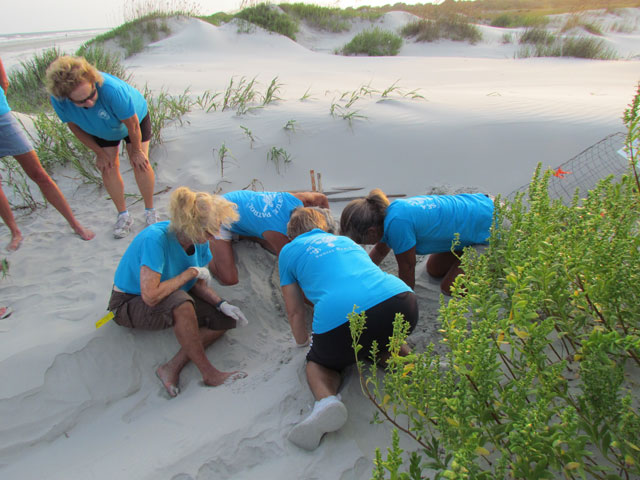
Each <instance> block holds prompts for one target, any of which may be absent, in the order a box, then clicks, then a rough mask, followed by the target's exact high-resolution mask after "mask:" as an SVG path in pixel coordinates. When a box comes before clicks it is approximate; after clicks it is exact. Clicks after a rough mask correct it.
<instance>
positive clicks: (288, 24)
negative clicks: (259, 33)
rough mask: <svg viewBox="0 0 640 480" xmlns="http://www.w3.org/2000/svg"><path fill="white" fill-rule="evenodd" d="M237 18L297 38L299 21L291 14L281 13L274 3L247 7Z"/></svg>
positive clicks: (292, 38) (293, 38)
mask: <svg viewBox="0 0 640 480" xmlns="http://www.w3.org/2000/svg"><path fill="white" fill-rule="evenodd" d="M235 18H239V19H241V20H245V21H247V22H250V23H253V24H255V25H259V26H260V27H262V28H264V29H265V30H269V31H270V32H275V33H279V34H280V35H284V36H286V37H289V38H290V39H291V40H295V39H296V33H297V32H298V23H297V22H296V21H295V20H294V19H293V18H292V17H291V16H289V15H286V14H284V13H280V12H279V11H278V10H277V9H276V8H275V7H274V6H273V5H271V4H268V3H260V4H258V5H256V6H254V7H249V8H245V9H244V10H242V11H240V12H239V13H237V14H236V15H235Z"/></svg>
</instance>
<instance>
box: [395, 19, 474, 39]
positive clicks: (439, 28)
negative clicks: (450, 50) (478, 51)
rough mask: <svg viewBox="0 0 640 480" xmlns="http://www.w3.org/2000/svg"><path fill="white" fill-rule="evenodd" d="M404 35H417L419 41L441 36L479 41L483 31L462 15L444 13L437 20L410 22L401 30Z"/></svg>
mask: <svg viewBox="0 0 640 480" xmlns="http://www.w3.org/2000/svg"><path fill="white" fill-rule="evenodd" d="M400 34H401V35H403V36H404V37H415V40H416V41H418V42H434V41H436V40H439V39H441V38H444V39H448V40H455V41H458V42H464V41H467V42H470V43H477V42H478V41H480V40H481V39H482V33H481V32H480V30H479V29H478V27H476V26H475V25H473V24H471V23H469V22H468V21H467V20H466V19H465V18H464V17H463V16H461V15H442V16H440V17H438V18H437V19H436V20H424V19H423V20H417V21H414V22H409V23H408V24H406V25H405V26H404V27H403V28H402V29H401V30H400Z"/></svg>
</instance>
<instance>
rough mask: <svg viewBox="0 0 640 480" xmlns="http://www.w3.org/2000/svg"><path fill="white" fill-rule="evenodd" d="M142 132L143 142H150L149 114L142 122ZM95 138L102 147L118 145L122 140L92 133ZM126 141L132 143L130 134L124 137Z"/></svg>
mask: <svg viewBox="0 0 640 480" xmlns="http://www.w3.org/2000/svg"><path fill="white" fill-rule="evenodd" d="M140 133H141V134H142V142H148V141H149V140H151V119H150V118H149V114H148V113H147V115H146V116H145V117H144V118H143V119H142V121H141V122H140ZM91 136H92V137H93V139H94V140H95V141H96V143H97V144H98V145H100V146H101V147H117V146H118V145H120V142H121V141H122V140H105V139H104V138H100V137H96V136H95V135H91ZM124 141H125V142H127V143H131V139H130V138H129V135H127V136H126V137H124Z"/></svg>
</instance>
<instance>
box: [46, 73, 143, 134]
mask: <svg viewBox="0 0 640 480" xmlns="http://www.w3.org/2000/svg"><path fill="white" fill-rule="evenodd" d="M100 74H101V75H102V77H103V78H104V83H103V84H102V85H98V84H96V88H97V89H98V100H97V101H96V104H95V105H94V106H93V107H91V108H84V107H80V106H78V105H75V104H74V103H73V102H72V101H71V100H69V99H68V98H63V99H57V98H56V97H54V96H53V95H52V96H51V105H53V109H54V110H55V111H56V113H57V114H58V117H60V120H62V121H63V122H64V123H67V122H72V123H75V124H76V125H78V126H79V127H80V128H81V129H82V130H84V131H85V132H87V133H89V134H91V135H94V136H96V137H98V138H102V139H104V140H122V139H123V138H125V137H126V136H127V135H129V132H128V131H127V127H126V126H125V124H124V123H122V120H126V119H127V118H131V117H133V115H134V114H138V121H139V122H141V121H142V119H143V118H144V117H146V115H147V111H148V109H147V101H146V100H145V99H144V97H143V96H142V94H141V93H140V92H139V91H138V90H136V89H135V88H133V87H132V86H131V85H129V84H128V83H127V82H124V81H123V80H120V79H119V78H118V77H114V76H113V75H109V74H108V73H104V72H100Z"/></svg>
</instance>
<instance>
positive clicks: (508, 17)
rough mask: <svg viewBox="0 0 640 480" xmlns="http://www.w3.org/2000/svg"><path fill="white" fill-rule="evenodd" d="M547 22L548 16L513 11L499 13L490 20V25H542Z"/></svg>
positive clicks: (506, 26) (507, 26)
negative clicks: (521, 13) (519, 13)
mask: <svg viewBox="0 0 640 480" xmlns="http://www.w3.org/2000/svg"><path fill="white" fill-rule="evenodd" d="M548 23H549V17H547V16H546V15H540V14H535V13H530V14H525V15H518V14H515V13H501V14H499V15H498V16H496V17H495V18H493V19H492V20H491V21H490V25H491V26H492V27H500V28H516V27H529V28H531V27H544V26H545V25H547V24H548Z"/></svg>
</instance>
